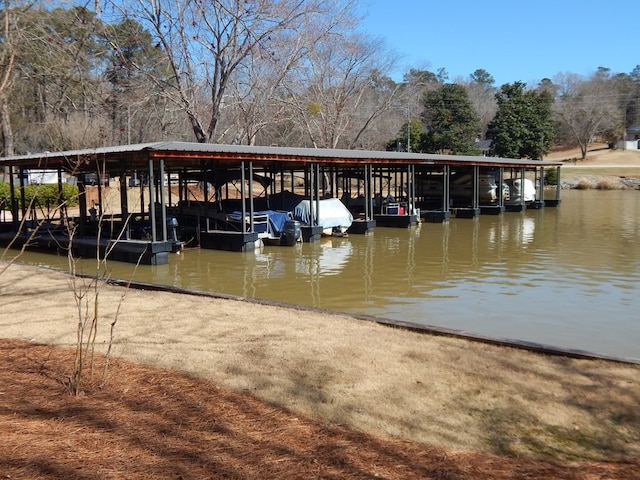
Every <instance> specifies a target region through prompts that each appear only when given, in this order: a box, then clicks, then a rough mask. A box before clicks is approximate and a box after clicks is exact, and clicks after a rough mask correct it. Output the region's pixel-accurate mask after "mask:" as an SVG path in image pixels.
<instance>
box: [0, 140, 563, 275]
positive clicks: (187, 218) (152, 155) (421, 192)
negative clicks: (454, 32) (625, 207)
mask: <svg viewBox="0 0 640 480" xmlns="http://www.w3.org/2000/svg"><path fill="white" fill-rule="evenodd" d="M560 165H561V164H559V163H551V162H542V161H538V160H523V159H504V158H495V157H473V156H454V155H437V154H419V153H407V152H383V151H363V150H335V149H307V148H282V147H260V146H240V145H218V144H202V143H189V142H155V143H146V144H136V145H123V146H114V147H104V148H96V149H84V150H74V151H65V152H45V153H40V154H29V155H21V156H14V157H4V158H0V166H1V167H3V168H2V171H3V172H4V181H5V182H7V183H8V184H9V186H10V188H9V195H8V196H6V197H5V198H2V199H0V201H1V202H2V207H1V208H2V212H1V213H0V245H3V246H5V247H6V246H11V247H21V248H22V247H25V248H41V249H45V250H54V251H60V252H65V251H66V252H68V251H69V250H71V251H72V252H73V253H74V254H76V255H79V256H95V255H96V254H97V255H99V256H101V258H104V257H105V256H107V255H108V256H109V258H111V259H114V260H120V261H127V262H134V263H137V262H141V263H145V264H163V263H167V262H168V258H169V255H170V254H171V253H172V252H177V251H179V250H180V249H181V248H183V247H184V246H199V247H201V248H214V249H223V250H233V251H248V250H251V249H254V248H256V247H257V246H260V245H274V244H275V245H286V246H290V245H294V244H296V243H297V242H300V241H303V242H313V241H316V240H318V239H319V238H320V237H321V236H322V235H347V234H369V233H372V232H373V231H374V229H375V228H376V227H396V228H398V227H399V228H409V227H411V226H413V225H416V224H417V223H418V222H423V221H424V222H443V221H448V220H449V219H450V218H451V217H452V216H453V217H457V218H474V217H476V216H478V215H482V214H490V215H495V214H502V213H504V212H505V211H522V210H524V209H526V208H542V207H544V206H557V205H559V203H560V189H559V184H560V182H559V177H560ZM549 169H555V170H556V172H555V174H556V175H555V177H556V184H557V185H556V189H555V195H550V197H553V198H548V199H547V198H545V188H544V187H545V185H544V181H545V170H547V171H548V170H549ZM45 178H46V179H47V180H46V181H47V182H49V183H51V182H54V183H55V184H57V185H58V188H57V196H56V198H55V200H54V201H53V202H50V203H49V204H47V205H46V208H45V206H43V205H42V203H41V202H39V201H38V200H37V199H35V197H34V199H31V201H27V197H26V195H25V191H26V188H27V186H28V185H30V184H36V185H41V184H42V183H45ZM65 183H71V184H73V185H76V186H77V198H76V199H75V201H72V200H74V199H71V198H65V195H66V194H65V189H64V188H63V185H64V184H65ZM525 183H526V185H529V184H530V185H533V186H534V190H535V193H534V196H533V197H529V198H527V196H526V195H525V194H524V192H525V189H524V185H525ZM516 185H520V187H521V188H520V190H522V191H521V192H520V193H518V194H517V195H516V189H515V186H516ZM547 193H549V192H547ZM36 197H37V193H36ZM114 197H115V198H116V199H117V202H116V203H117V205H115V206H109V207H108V206H107V204H108V203H109V202H110V201H113V198H114ZM72 203H73V204H74V207H73V208H71V204H72ZM76 204H77V207H76V206H75V205H76ZM107 207H108V208H107Z"/></svg>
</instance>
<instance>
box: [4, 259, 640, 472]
mask: <svg viewBox="0 0 640 480" xmlns="http://www.w3.org/2000/svg"><path fill="white" fill-rule="evenodd" d="M5 267H7V264H6V263H5V264H0V272H1V273H0V292H1V294H2V295H1V298H2V315H1V317H0V338H4V340H1V341H0V349H1V350H2V353H1V354H0V430H1V432H2V434H1V435H0V474H2V475H3V476H4V477H5V478H13V479H15V478H52V479H53V478H70V479H85V478H184V479H187V478H189V479H191V478H194V479H195V478H244V479H263V478H274V479H275V478H278V479H293V478H300V479H301V478H305V479H307V478H323V479H329V478H335V479H338V478H341V479H342V478H388V479H411V478H422V479H429V478H434V479H500V478H504V479H507V478H566V479H605V478H606V479H614V478H615V479H618V478H640V414H639V413H638V409H637V406H638V404H640V366H639V365H631V364H625V363H618V362H611V361H603V360H586V359H574V358H567V357H562V356H552V355H541V354H536V353H532V352H528V351H523V350H519V349H515V348H507V347H499V346H495V345H489V344H485V343H479V342H473V341H468V340H464V339H460V338H450V337H443V336H434V335H426V334H420V333H416V332H411V331H407V330H403V329H399V328H391V327H387V326H383V325H379V324H377V323H374V322H371V321H366V320H362V319H354V318H351V317H348V316H344V315H335V314H331V313H329V312H322V311H306V310H300V309H295V308H285V307H283V306H274V305H265V304H260V303H255V302H249V301H241V300H234V299H226V298H211V297H203V296H198V295H188V294H176V293H169V292H161V291H154V290H137V289H125V288H123V287H118V286H111V285H107V284H99V283H93V282H90V281H89V280H83V279H76V280H77V283H76V284H75V285H74V284H73V283H72V282H71V277H70V276H68V275H66V274H64V273H61V272H54V271H51V270H47V269H41V268H37V267H29V266H23V265H11V266H9V267H8V268H7V269H5ZM96 293H97V295H98V297H97V298H98V301H97V302H96V301H94V298H95V297H94V294H96ZM76 294H80V295H79V296H78V297H76V298H81V300H80V304H79V307H76V305H75V302H74V296H76ZM96 305H97V306H98V309H97V311H98V318H99V329H98V335H97V338H96V348H97V354H98V355H101V354H102V353H104V352H105V350H106V343H107V342H108V335H109V326H110V324H111V323H112V322H113V321H114V320H115V321H116V328H115V332H116V333H115V338H114V344H113V348H114V350H113V352H112V357H111V363H110V365H109V368H108V370H107V376H106V377H103V375H102V372H103V370H102V366H103V362H102V361H101V360H100V359H99V358H98V359H97V360H96V364H95V370H94V374H93V375H90V374H89V373H88V372H87V373H86V374H85V377H84V378H85V382H84V386H83V388H82V395H81V396H78V397H75V396H72V395H70V394H69V389H68V379H69V377H70V376H71V374H72V366H73V348H72V347H73V345H74V342H75V339H76V325H77V324H78V321H84V320H86V319H87V318H90V317H91V315H92V313H93V311H94V307H96Z"/></svg>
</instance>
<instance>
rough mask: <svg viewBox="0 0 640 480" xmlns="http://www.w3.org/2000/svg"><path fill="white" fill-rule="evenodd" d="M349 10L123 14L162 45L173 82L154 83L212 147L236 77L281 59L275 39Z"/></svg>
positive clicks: (161, 1)
mask: <svg viewBox="0 0 640 480" xmlns="http://www.w3.org/2000/svg"><path fill="white" fill-rule="evenodd" d="M351 3H352V2H351V0H348V1H341V0H332V1H321V0H308V1H304V2H303V1H300V0H253V1H241V0H158V1H154V2H148V1H145V0H139V1H138V2H136V3H134V4H131V5H130V6H128V7H126V8H124V9H123V10H122V14H123V15H124V16H126V17H130V18H133V19H135V20H136V21H138V22H139V23H140V24H142V25H143V26H145V27H147V28H149V30H150V31H151V32H152V34H153V36H154V37H155V38H156V39H157V46H158V48H161V49H162V51H163V52H164V54H165V55H166V58H167V62H168V64H169V65H170V68H171V71H172V78H171V79H170V81H167V79H161V78H156V82H157V84H158V86H159V87H161V90H162V93H163V95H165V96H167V97H168V98H169V99H171V101H173V102H174V103H175V104H177V105H178V106H179V107H180V108H181V109H182V110H183V111H184V112H185V113H186V115H187V117H188V118H189V122H190V124H191V128H192V130H193V133H194V135H195V138H196V140H197V141H198V142H213V141H216V140H217V139H218V135H219V131H218V129H219V125H220V121H221V119H222V116H223V113H224V110H225V108H226V107H227V106H228V104H229V102H230V101H232V100H231V99H230V98H229V93H230V86H231V85H232V83H233V82H234V81H236V80H237V77H236V74H238V73H239V70H240V69H241V68H242V67H247V68H248V67H249V66H250V64H251V62H253V61H259V60H260V58H264V57H265V56H276V55H278V52H277V51H275V49H274V48H273V47H274V45H277V44H278V39H282V38H295V36H297V35H298V34H299V33H300V32H303V31H305V27H306V26H307V25H309V24H310V22H311V19H312V18H316V19H323V18H326V17H327V16H328V17H332V14H334V13H335V12H336V9H338V10H339V9H340V8H344V5H349V4H351ZM332 18H335V17H332ZM323 23H324V22H323ZM286 60H288V59H285V63H286ZM276 79H277V76H276Z"/></svg>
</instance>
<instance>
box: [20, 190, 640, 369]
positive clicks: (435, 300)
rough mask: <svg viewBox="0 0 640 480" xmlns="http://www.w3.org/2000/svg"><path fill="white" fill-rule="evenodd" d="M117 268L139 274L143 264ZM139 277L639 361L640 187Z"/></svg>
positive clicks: (181, 263)
mask: <svg viewBox="0 0 640 480" xmlns="http://www.w3.org/2000/svg"><path fill="white" fill-rule="evenodd" d="M23 260H24V261H25V262H29V263H37V264H47V265H53V266H59V267H60V268H66V259H65V258H60V257H55V256H52V255H43V254H28V255H27V256H25V257H24V259H23ZM82 268H83V269H84V270H85V271H86V272H92V271H95V261H85V262H83V263H82ZM109 269H110V271H111V274H112V276H114V277H119V278H123V279H128V278H130V277H131V275H132V270H133V266H132V265H129V264H124V263H118V262H111V263H109ZM134 278H135V280H137V281H142V282H151V283H160V284H166V285H174V286H179V287H185V288H190V289H196V290H205V291H212V292H218V293H225V294H231V295H240V296H245V297H256V298H261V299H268V300H275V301H280V302H286V303H293V304H300V305H309V306H314V307H321V308H327V309H332V310H339V311H345V312H350V313H356V314H366V315H377V316H382V317H387V318H393V319H399V320H404V321H410V322H416V323H421V324H426V325H436V326H441V327H447V328H453V329H459V330H465V331H469V332H474V333H478V334H482V335H489V336H495V337H501V338H514V339H522V340H527V341H534V342H541V343H545V344H550V345H557V346H561V347H570V348H578V349H584V350H589V351H593V352H599V353H604V354H608V355H615V356H623V357H629V358H636V359H638V358H640V192H637V191H630V192H621V191H611V192H609V191H602V192H600V191H598V192H596V191H566V192H563V202H562V204H561V206H560V207H559V208H545V209H543V210H529V211H527V212H524V213H505V214H504V215H502V216H497V217H495V216H481V217H480V218H477V219H474V220H469V219H452V220H451V222H450V223H448V224H444V225H441V224H429V223H426V224H422V225H421V226H420V227H418V228H414V229H407V230H405V229H390V228H377V229H376V231H375V233H374V234H373V235H369V236H360V235H351V236H349V237H348V238H342V239H338V238H336V239H331V238H327V239H323V240H322V241H320V242H318V243H314V244H303V245H298V246H296V247H264V248H263V249H261V250H259V251H256V252H255V253H254V252H251V253H234V252H220V251H211V250H187V251H185V252H183V253H182V254H180V255H172V256H171V258H170V263H169V265H163V266H151V267H150V266H141V267H139V268H138V270H137V272H136V273H135V276H134ZM211 314H212V315H215V312H211ZM188 318H189V316H188V312H185V321H188ZM300 320H301V322H304V315H302V314H301V318H300Z"/></svg>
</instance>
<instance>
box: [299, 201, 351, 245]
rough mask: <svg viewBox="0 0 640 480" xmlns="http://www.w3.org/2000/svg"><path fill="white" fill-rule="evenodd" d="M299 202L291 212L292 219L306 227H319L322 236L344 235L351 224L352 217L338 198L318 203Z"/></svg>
mask: <svg viewBox="0 0 640 480" xmlns="http://www.w3.org/2000/svg"><path fill="white" fill-rule="evenodd" d="M318 204H319V206H318V212H317V215H316V202H315V201H313V202H309V200H301V201H300V202H299V203H298V204H297V205H296V207H295V208H294V210H293V218H295V219H296V220H299V221H300V222H302V223H304V224H306V225H320V226H321V227H322V234H323V235H326V236H328V235H334V236H336V235H338V236H339V235H342V236H344V235H346V233H347V230H348V228H349V227H350V226H351V224H352V223H353V215H352V214H351V212H350V211H349V209H348V208H347V207H346V206H345V205H344V204H343V203H342V202H341V201H340V199H338V198H325V199H322V200H320V201H319V202H318Z"/></svg>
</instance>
